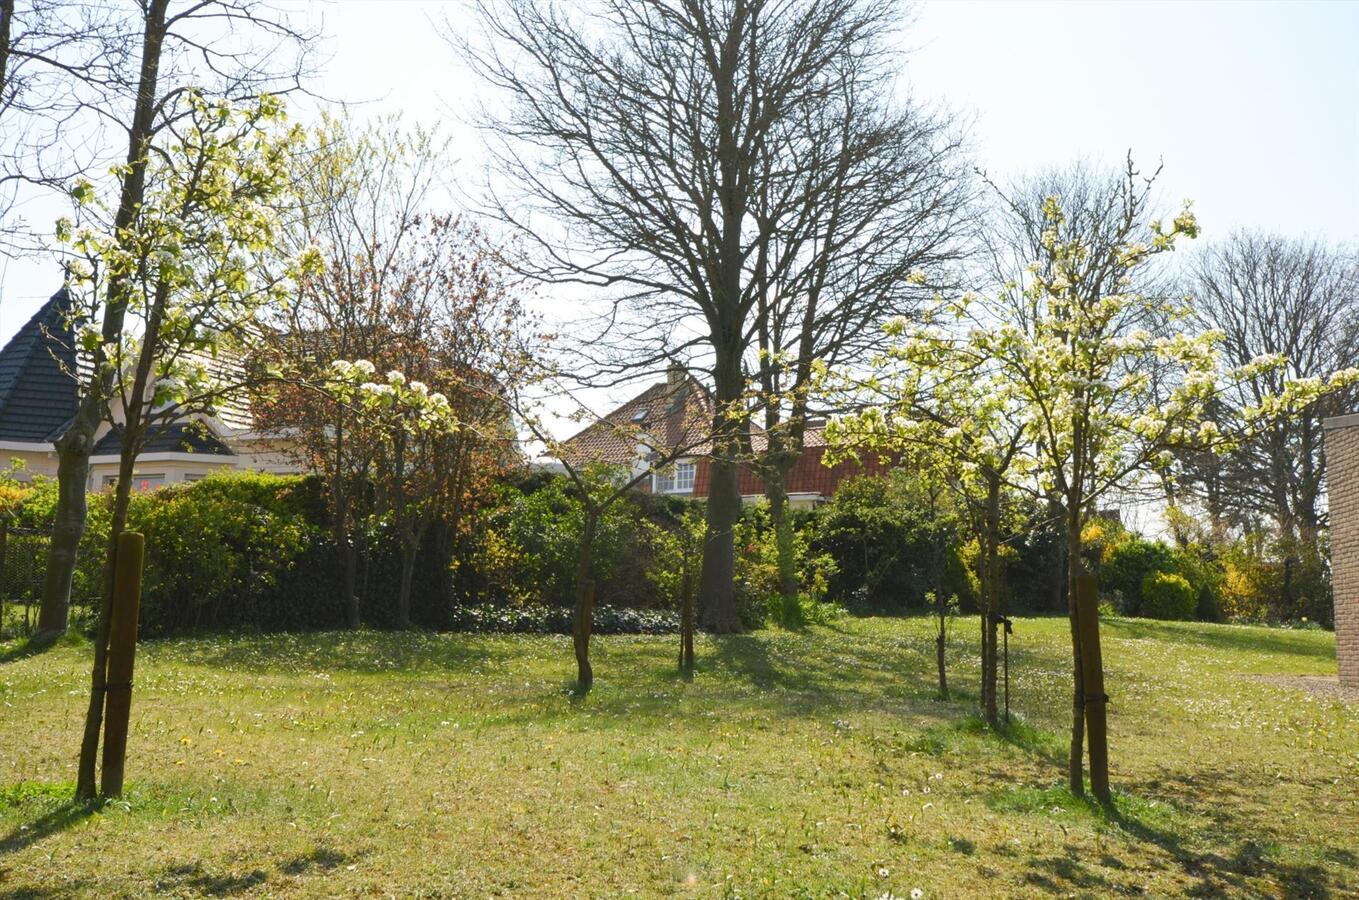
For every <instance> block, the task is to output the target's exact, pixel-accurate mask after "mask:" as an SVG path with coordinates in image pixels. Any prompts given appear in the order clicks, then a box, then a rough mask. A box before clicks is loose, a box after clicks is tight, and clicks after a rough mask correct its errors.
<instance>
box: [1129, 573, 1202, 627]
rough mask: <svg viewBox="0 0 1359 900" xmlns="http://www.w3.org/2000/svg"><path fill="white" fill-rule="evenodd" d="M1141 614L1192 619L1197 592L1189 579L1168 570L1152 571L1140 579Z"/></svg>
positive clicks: (1153, 616)
mask: <svg viewBox="0 0 1359 900" xmlns="http://www.w3.org/2000/svg"><path fill="white" fill-rule="evenodd" d="M1141 595H1142V615H1144V616H1146V617H1148V618H1151V619H1192V618H1193V617H1194V609H1195V607H1196V606H1197V605H1198V594H1197V592H1196V591H1195V590H1194V586H1193V585H1191V584H1190V583H1189V580H1188V579H1186V578H1185V577H1184V576H1182V575H1175V574H1172V573H1169V572H1152V573H1150V574H1148V575H1147V577H1146V578H1144V579H1143V580H1142V591H1141Z"/></svg>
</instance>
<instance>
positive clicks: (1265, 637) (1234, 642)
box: [1104, 618, 1335, 661]
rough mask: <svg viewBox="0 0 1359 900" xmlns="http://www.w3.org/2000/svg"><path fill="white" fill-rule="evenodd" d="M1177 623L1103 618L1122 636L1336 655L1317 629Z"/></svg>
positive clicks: (1294, 653) (1320, 657) (1319, 657)
mask: <svg viewBox="0 0 1359 900" xmlns="http://www.w3.org/2000/svg"><path fill="white" fill-rule="evenodd" d="M1187 624H1192V626H1193V627H1186V625H1175V624H1171V623H1168V622H1158V621H1155V620H1152V619H1123V618H1111V619H1107V620H1105V622H1104V627H1105V630H1106V633H1107V634H1108V636H1110V637H1119V638H1154V639H1156V640H1159V641H1169V642H1172V643H1177V644H1198V645H1199V646H1205V647H1213V648H1215V649H1220V650H1232V651H1246V652H1250V653H1274V654H1285V655H1290V656H1307V657H1311V658H1313V659H1315V660H1318V661H1328V660H1333V659H1334V658H1335V649H1334V648H1333V647H1332V646H1331V645H1330V644H1328V643H1326V642H1325V641H1318V640H1317V639H1316V637H1315V635H1316V632H1310V631H1290V630H1288V629H1283V628H1276V629H1264V628H1242V627H1239V626H1232V625H1210V624H1205V623H1202V622H1195V623H1187Z"/></svg>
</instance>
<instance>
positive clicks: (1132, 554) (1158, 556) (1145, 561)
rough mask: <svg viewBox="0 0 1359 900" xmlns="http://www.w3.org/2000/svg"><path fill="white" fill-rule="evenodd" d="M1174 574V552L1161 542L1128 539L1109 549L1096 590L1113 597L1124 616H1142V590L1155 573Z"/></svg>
mask: <svg viewBox="0 0 1359 900" xmlns="http://www.w3.org/2000/svg"><path fill="white" fill-rule="evenodd" d="M1158 572H1161V573H1175V572H1176V565H1175V551H1174V550H1172V549H1171V548H1170V547H1169V546H1168V545H1167V544H1164V543H1162V542H1161V541H1148V540H1144V539H1143V538H1139V537H1128V538H1127V539H1125V540H1123V541H1122V542H1121V543H1117V544H1114V545H1113V546H1111V547H1110V548H1109V551H1108V553H1107V555H1106V557H1105V560H1104V562H1103V565H1102V566H1101V567H1100V573H1099V576H1100V586H1101V587H1102V588H1103V589H1104V590H1105V591H1107V592H1109V593H1112V594H1114V595H1115V596H1116V597H1117V598H1118V601H1119V609H1120V610H1122V612H1123V614H1124V615H1128V616H1140V615H1144V613H1143V611H1142V607H1143V604H1144V597H1143V593H1142V587H1143V585H1144V584H1145V583H1146V580H1147V578H1148V577H1149V576H1150V575H1153V574H1155V573H1158Z"/></svg>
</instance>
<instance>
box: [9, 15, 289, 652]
mask: <svg viewBox="0 0 1359 900" xmlns="http://www.w3.org/2000/svg"><path fill="white" fill-rule="evenodd" d="M136 19H137V21H138V23H139V28H138V31H139V34H140V39H139V40H138V41H137V42H135V44H134V46H136V47H137V48H138V50H139V53H138V54H136V56H137V58H136V61H135V66H133V67H129V69H127V70H124V69H115V70H112V71H110V72H109V73H107V75H106V76H105V78H104V81H103V82H102V83H101V84H100V96H99V106H98V111H97V114H98V115H99V116H101V117H103V118H105V119H107V120H109V121H113V122H118V123H120V124H121V125H122V126H123V128H124V129H125V133H126V137H127V152H126V156H125V157H124V158H123V159H122V161H121V163H120V164H119V165H117V166H115V167H114V168H113V169H112V172H111V177H112V178H113V179H114V180H115V181H116V183H117V187H118V201H117V205H116V208H115V210H114V212H113V217H112V221H111V223H110V227H109V229H108V234H109V235H110V236H111V238H112V239H113V240H114V241H115V242H118V244H119V246H118V247H117V248H116V254H117V256H119V257H120V258H136V257H137V255H138V253H139V250H140V248H141V247H142V245H143V244H144V243H145V236H144V235H143V233H142V232H141V227H140V226H141V224H142V219H141V210H142V208H143V206H144V204H145V201H146V190H147V172H148V169H149V167H150V166H151V164H152V159H153V157H156V156H157V155H158V154H159V153H162V152H163V151H164V149H165V144H166V142H174V141H176V140H177V139H178V135H177V133H176V131H177V129H178V127H179V126H181V125H183V124H184V123H185V122H186V120H187V119H188V118H189V117H191V116H192V115H193V114H194V108H195V104H194V102H192V98H193V97H197V96H202V97H206V98H208V99H209V101H210V102H216V101H218V100H222V101H226V102H228V103H232V102H236V101H248V100H250V99H252V98H258V97H260V96H262V95H264V94H267V93H271V89H277V90H276V92H286V91H288V90H291V89H294V88H295V87H296V86H297V82H298V79H299V78H300V77H301V75H302V74H303V73H304V72H305V71H306V62H305V60H306V55H305V48H306V37H307V36H306V35H304V34H302V33H300V32H298V31H297V30H296V29H294V28H293V27H292V26H291V25H290V24H289V23H288V21H287V19H286V17H282V16H274V15H273V14H272V12H271V11H270V10H268V9H267V8H266V7H264V6H263V5H262V4H260V3H257V2H254V0H205V2H186V3H183V4H182V5H178V6H174V7H173V8H172V5H171V2H170V0H146V2H145V4H144V5H142V6H141V8H140V10H139V13H138V15H137V16H136ZM213 29H219V30H227V31H230V32H231V35H232V39H231V40H229V41H225V40H224V41H220V42H214V41H212V40H211V37H212V35H213V34H214V31H213ZM252 37H253V38H258V39H260V40H261V41H267V44H268V46H267V47H265V46H258V45H256V46H252V45H251V44H250V39H251V38H252ZM91 190H95V189H94V188H93V187H91V186H87V185H86V184H83V183H82V184H78V185H77V186H76V188H75V189H74V193H75V194H76V195H77V197H78V198H79V197H81V196H84V195H87V194H88V193H89V191H91ZM167 249H168V248H167ZM139 275H140V273H138V272H137V271H135V270H126V269H111V270H109V271H108V272H107V273H105V274H104V276H103V277H102V280H101V285H100V288H101V291H102V293H103V296H102V297H101V298H100V304H99V306H100V310H101V322H100V327H99V335H98V338H97V339H96V340H94V341H92V342H91V349H90V351H89V353H90V357H91V360H90V362H91V366H90V373H91V374H90V375H89V377H88V379H87V380H86V381H85V383H84V384H83V385H82V391H81V399H80V403H79V406H78V407H77V410H76V414H75V416H74V417H73V418H72V420H71V424H70V425H69V426H68V427H67V428H66V430H65V431H64V432H63V433H62V435H61V436H60V437H59V438H58V439H57V441H56V451H57V460H58V462H57V483H58V500H57V510H56V515H55V518H54V520H53V526H52V541H51V547H50V549H49V551H48V560H47V574H46V577H45V579H44V582H43V595H42V607H41V610H40V612H39V616H38V629H37V632H36V634H35V637H36V638H38V639H40V640H46V639H51V638H52V637H54V636H56V635H58V634H60V633H62V632H64V631H65V630H66V625H67V618H68V612H69V609H70V599H71V578H72V576H73V574H74V572H75V565H76V552H77V549H78V548H79V545H80V537H81V535H82V534H83V533H84V530H85V514H86V506H85V491H86V484H87V481H88V478H89V460H90V452H91V451H92V450H93V448H94V435H95V431H96V430H97V429H98V427H99V424H100V422H101V421H102V420H103V417H104V413H105V410H106V408H107V405H108V403H109V401H110V399H111V397H112V394H113V387H114V380H115V377H116V369H115V368H114V367H113V366H112V365H111V364H110V360H109V358H108V354H107V352H106V351H105V348H106V347H116V346H120V345H121V343H122V341H123V339H124V337H125V336H126V333H127V331H128V329H127V327H126V323H127V316H128V310H129V307H130V306H131V304H132V302H133V299H134V297H135V296H136V295H137V291H138V289H139V288H138V277H139Z"/></svg>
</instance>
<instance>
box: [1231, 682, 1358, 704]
mask: <svg viewBox="0 0 1359 900" xmlns="http://www.w3.org/2000/svg"><path fill="white" fill-rule="evenodd" d="M1246 677H1247V678H1249V679H1251V680H1252V681H1263V682H1264V683H1265V684H1272V685H1274V686H1275V687H1282V688H1289V689H1291V690H1295V691H1306V692H1307V693H1309V694H1315V695H1316V696H1318V697H1325V698H1327V699H1336V700H1345V701H1347V702H1349V703H1359V687H1355V686H1354V685H1351V684H1341V683H1340V679H1339V677H1337V676H1335V675H1247V676H1246Z"/></svg>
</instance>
